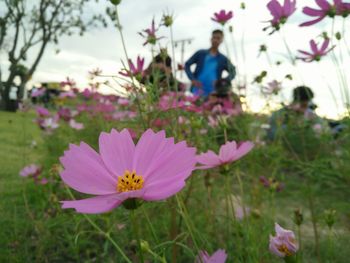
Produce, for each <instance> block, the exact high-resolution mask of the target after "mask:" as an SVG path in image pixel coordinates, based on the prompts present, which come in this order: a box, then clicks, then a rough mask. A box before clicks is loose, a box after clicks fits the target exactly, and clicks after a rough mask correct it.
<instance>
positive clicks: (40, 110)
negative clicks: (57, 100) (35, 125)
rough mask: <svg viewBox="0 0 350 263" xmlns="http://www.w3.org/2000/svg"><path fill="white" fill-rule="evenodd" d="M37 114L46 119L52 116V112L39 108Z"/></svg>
mask: <svg viewBox="0 0 350 263" xmlns="http://www.w3.org/2000/svg"><path fill="white" fill-rule="evenodd" d="M36 113H37V114H38V115H39V116H40V117H46V116H49V115H50V112H49V110H48V109H46V108H44V107H41V106H38V107H36Z"/></svg>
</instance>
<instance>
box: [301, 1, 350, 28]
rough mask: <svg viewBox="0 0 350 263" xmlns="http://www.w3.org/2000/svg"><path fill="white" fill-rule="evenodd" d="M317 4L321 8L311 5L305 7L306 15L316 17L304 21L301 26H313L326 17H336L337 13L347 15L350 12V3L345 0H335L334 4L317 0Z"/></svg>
mask: <svg viewBox="0 0 350 263" xmlns="http://www.w3.org/2000/svg"><path fill="white" fill-rule="evenodd" d="M316 3H317V5H318V6H319V7H320V9H315V8H311V7H308V6H307V7H304V8H303V13H304V14H305V15H308V16H311V17H316V18H315V19H314V20H311V21H307V22H304V23H302V24H301V25H300V26H311V25H314V24H316V23H318V22H320V21H322V20H323V19H324V18H325V17H327V16H328V17H331V18H334V17H335V16H336V15H340V16H343V17H346V16H347V15H349V13H350V3H344V2H343V0H333V4H330V3H329V2H327V1H326V0H316Z"/></svg>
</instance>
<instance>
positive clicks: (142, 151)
mask: <svg viewBox="0 0 350 263" xmlns="http://www.w3.org/2000/svg"><path fill="white" fill-rule="evenodd" d="M166 143H167V140H165V132H164V131H160V132H158V133H154V132H153V131H152V130H151V129H148V130H147V131H145V132H144V133H143V134H142V136H141V138H140V140H139V141H138V143H137V145H136V149H135V155H134V161H133V166H132V167H133V169H134V170H135V171H136V173H138V174H139V175H142V176H144V175H145V173H146V172H147V169H148V168H149V166H150V165H151V164H152V162H153V161H154V160H155V158H157V157H158V156H159V154H160V153H161V152H162V151H163V150H164V146H165V145H166Z"/></svg>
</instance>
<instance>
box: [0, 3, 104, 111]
mask: <svg viewBox="0 0 350 263" xmlns="http://www.w3.org/2000/svg"><path fill="white" fill-rule="evenodd" d="M2 1H3V2H2ZM2 1H1V3H0V55H1V58H2V60H4V57H5V60H6V59H7V61H8V63H6V64H9V68H8V74H6V77H5V76H4V75H5V74H4V71H3V69H2V68H1V66H4V64H5V63H1V64H2V65H1V64H0V94H1V98H2V107H3V108H5V109H8V106H9V93H10V90H11V86H12V85H13V82H14V79H15V78H16V77H19V78H20V80H21V84H20V86H19V98H21V97H22V96H23V91H24V87H25V84H26V83H27V82H28V80H30V78H31V76H32V75H33V73H34V72H35V70H36V68H37V66H38V64H39V62H40V60H41V59H42V57H43V54H44V52H45V49H46V48H47V46H48V44H50V43H55V44H58V42H59V39H60V38H61V37H62V36H71V35H73V34H80V35H83V34H84V32H85V31H86V30H88V29H90V28H91V27H96V26H101V25H103V26H105V27H106V26H107V22H106V20H105V18H104V14H97V13H95V14H87V12H86V10H87V8H88V7H89V5H90V2H91V1H90V0H2ZM95 2H98V0H95ZM95 5H96V3H95ZM89 13H90V12H89ZM29 52H30V53H31V57H32V56H33V55H32V54H33V52H36V53H34V56H33V60H31V61H27V56H28V54H29ZM2 62H4V61H2Z"/></svg>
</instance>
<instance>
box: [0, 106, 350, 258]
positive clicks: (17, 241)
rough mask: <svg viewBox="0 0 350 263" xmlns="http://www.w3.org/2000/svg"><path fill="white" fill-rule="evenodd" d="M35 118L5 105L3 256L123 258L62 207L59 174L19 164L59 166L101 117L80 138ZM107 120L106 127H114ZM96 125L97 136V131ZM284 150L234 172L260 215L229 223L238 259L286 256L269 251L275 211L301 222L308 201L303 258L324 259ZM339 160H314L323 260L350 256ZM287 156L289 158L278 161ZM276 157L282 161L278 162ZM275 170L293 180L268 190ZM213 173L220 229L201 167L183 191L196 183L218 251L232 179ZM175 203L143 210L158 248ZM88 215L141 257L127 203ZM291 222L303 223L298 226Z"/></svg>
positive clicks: (208, 240)
mask: <svg viewBox="0 0 350 263" xmlns="http://www.w3.org/2000/svg"><path fill="white" fill-rule="evenodd" d="M33 118H34V114H31V113H26V114H24V113H16V114H15V113H3V112H0V128H1V132H0V167H1V170H0V193H1V199H0V214H1V217H0V225H1V231H0V262H50V263H51V262H123V261H121V260H120V257H119V256H118V253H117V252H115V250H114V249H113V247H111V245H110V243H109V242H107V241H106V240H105V239H104V238H103V236H101V235H100V234H98V233H96V231H94V230H93V229H92V228H91V226H89V224H88V222H87V219H86V218H85V217H84V216H82V215H77V214H76V213H74V212H73V211H70V210H61V209H60V205H59V202H58V201H59V200H64V199H67V198H69V196H68V195H67V193H65V192H64V191H63V190H64V189H62V185H61V184H60V183H59V179H58V177H57V176H56V177H52V178H53V180H54V181H52V182H51V183H50V184H48V185H44V186H42V185H36V184H34V183H33V182H32V181H31V180H29V179H26V178H21V177H20V176H19V175H18V173H19V170H20V169H21V168H22V167H23V166H25V165H27V164H30V163H38V164H42V165H43V166H44V169H45V170H46V171H50V169H51V167H52V165H53V164H55V163H58V157H59V156H60V155H61V154H62V150H63V149H65V148H66V147H67V145H68V143H69V142H78V141H79V140H80V139H78V138H84V139H83V140H90V141H91V142H95V143H96V141H97V137H96V134H98V133H99V131H98V129H97V128H96V131H93V127H95V126H96V124H95V123H93V122H91V123H90V125H91V129H90V128H89V126H87V128H86V131H85V133H84V132H82V133H80V134H79V136H73V135H72V134H71V133H70V132H67V131H65V130H63V131H62V132H60V133H59V134H58V135H55V136H51V137H47V136H43V135H42V132H41V131H40V130H39V128H38V127H37V125H36V124H35V123H34V122H33ZM107 126H108V125H107ZM107 126H105V127H104V129H106V130H108V129H109V128H110V127H107ZM89 132H90V133H89ZM91 133H92V134H94V136H92V137H91ZM89 134H90V135H89ZM278 149H279V148H278V147H277V146H276V148H274V147H270V148H269V150H268V151H266V150H264V149H262V150H259V149H257V150H256V151H254V153H253V154H251V155H249V156H248V157H247V159H246V160H244V162H242V163H240V165H239V166H237V170H235V172H241V173H242V178H243V181H244V189H245V199H246V201H247V203H249V205H250V206H251V207H252V211H253V216H252V218H251V219H249V220H247V221H245V220H243V221H242V222H236V223H234V224H233V228H232V229H230V230H229V231H230V232H229V233H230V234H232V241H231V242H232V244H228V246H232V247H234V248H235V249H237V251H244V253H242V254H244V255H247V254H248V255H252V256H251V257H248V258H247V257H246V256H244V255H243V256H242V255H240V256H238V255H237V257H236V258H235V257H234V256H232V258H235V261H232V262H262V263H263V262H280V261H279V260H278V258H276V257H273V256H271V255H269V252H268V250H267V247H268V236H269V233H272V231H273V223H274V222H273V219H272V215H276V216H275V217H274V218H275V219H277V220H278V222H282V223H283V224H286V225H288V226H293V213H294V210H295V209H297V208H298V209H301V210H302V211H303V215H304V224H303V225H302V229H301V231H302V234H303V240H302V242H303V258H304V261H303V262H307V263H309V262H311V263H312V262H317V261H316V259H315V254H314V251H313V242H314V241H313V228H312V224H311V218H310V213H309V212H308V200H307V199H305V196H307V195H305V194H304V193H303V191H306V190H305V189H306V188H305V186H304V185H303V183H304V181H303V175H298V174H295V173H294V172H291V171H288V167H291V166H292V164H291V163H288V161H286V160H285V159H283V160H281V159H280V157H279V156H278V155H279V154H280V152H279V150H278ZM331 157H332V156H331ZM332 158H333V157H332ZM332 158H331V159H330V160H329V162H326V161H325V162H324V163H323V162H322V163H317V164H315V165H318V166H319V167H317V169H316V171H318V174H317V176H318V179H314V180H313V182H314V184H315V185H313V190H312V191H313V196H314V197H315V198H314V202H315V203H314V206H315V211H316V213H317V216H318V227H319V231H320V232H319V233H320V247H321V255H322V258H323V259H324V260H323V261H322V262H330V263H331V262H339V263H346V262H348V258H350V250H349V249H347V247H348V244H349V242H350V235H349V233H350V223H349V222H350V220H349V219H350V199H349V198H350V190H349V174H345V173H347V172H348V170H346V169H348V168H344V165H343V164H342V163H341V162H342V160H341V159H339V160H333V159H332ZM345 161H346V160H345ZM280 162H282V163H281V164H279V163H280ZM277 163H278V164H279V165H277V166H276V164H277ZM293 165H294V164H293ZM337 165H338V166H339V165H343V166H342V168H341V169H342V170H337V169H336V167H337ZM345 167H348V166H345ZM46 173H47V174H49V172H46ZM269 174H280V175H279V179H280V180H283V182H284V183H285V184H286V188H285V189H284V190H283V191H282V192H281V193H272V192H268V191H266V192H264V190H265V189H263V188H261V187H259V182H258V181H259V176H261V175H269ZM216 176H217V175H216ZM214 178H215V176H214ZM322 178H325V179H322ZM215 180H216V179H214V182H212V184H213V185H214V186H213V193H212V194H213V196H215V197H216V199H217V200H220V201H219V202H218V203H216V211H217V213H218V215H219V216H218V218H217V219H214V223H213V224H214V225H215V228H214V229H213V226H211V225H210V223H212V221H210V220H209V218H210V213H208V212H206V211H207V208H208V204H207V199H206V194H205V191H206V190H205V187H204V184H203V180H202V177H201V176H200V175H197V174H196V175H195V177H193V179H191V183H190V184H191V185H192V184H193V185H192V186H193V189H195V190H193V191H192V190H190V189H191V186H190V187H187V188H186V190H185V194H184V197H186V193H188V192H190V191H192V192H191V194H192V196H191V198H190V199H189V201H188V206H189V207H192V209H190V211H189V214H190V215H191V218H192V219H193V221H194V222H195V224H196V227H197V230H198V229H205V230H206V231H203V233H200V232H201V231H198V233H197V235H198V239H199V240H200V241H199V243H200V244H201V246H205V247H207V248H210V250H211V251H214V250H215V249H217V248H218V247H220V246H221V247H222V246H223V244H226V243H225V242H224V241H223V236H225V232H226V230H227V229H226V225H225V220H224V219H222V218H221V217H223V216H222V215H220V214H223V213H224V210H225V204H224V200H225V198H224V196H223V193H222V189H223V188H224V187H225V184H226V182H223V181H222V180H218V181H215ZM233 180H234V179H233ZM231 183H232V181H231ZM234 185H235V186H234V192H235V193H237V195H239V193H240V188H239V187H238V186H237V184H234ZM172 206H174V203H173V201H172V200H170V201H168V202H161V203H150V204H145V205H144V206H143V207H145V208H146V209H145V210H143V209H142V210H138V212H137V216H139V217H140V219H141V221H142V222H145V221H146V219H147V214H148V215H149V216H150V218H151V220H152V222H153V225H155V226H156V231H155V232H156V236H157V238H155V239H154V236H153V233H152V229H149V228H148V227H146V226H145V225H146V224H144V227H143V228H142V231H141V232H142V233H141V235H142V239H144V240H146V241H148V242H149V243H150V245H151V247H153V248H154V249H157V245H159V243H157V240H158V239H160V240H162V241H166V240H169V238H170V236H171V235H170V236H169V234H168V233H169V228H170V225H171V220H172V219H171V216H170V213H169V207H170V208H171V207H172ZM171 209H175V210H176V208H171ZM327 209H334V210H336V211H337V216H336V223H335V226H334V229H333V231H332V234H329V232H328V231H327V227H326V223H325V220H324V211H325V210H327ZM146 210H147V212H145V211H146ZM146 213H147V214H146ZM89 218H92V219H93V220H95V222H96V223H97V224H98V225H99V226H101V227H102V228H104V229H108V230H109V231H110V234H111V236H113V237H114V238H115V240H116V241H117V242H118V243H119V244H122V247H123V249H125V250H126V251H127V253H128V255H129V256H130V258H134V260H135V262H136V259H135V251H134V250H135V241H134V239H133V237H132V234H131V233H130V231H129V230H128V228H129V226H128V225H129V218H128V213H127V212H126V211H125V210H124V209H121V208H120V209H116V210H115V212H113V213H112V214H107V215H96V216H91V217H89ZM180 222H181V220H180ZM178 228H179V229H177V232H178V235H179V236H180V237H179V239H180V240H181V242H183V243H187V244H188V245H189V246H190V245H191V241H188V238H189V237H188V233H186V231H185V230H184V229H185V228H184V226H183V224H182V226H181V223H180V227H178ZM293 230H295V231H297V229H296V227H295V226H294V227H293ZM213 231H214V232H213ZM220 233H221V235H220ZM222 235H223V236H222ZM213 236H215V237H216V239H215V240H212V237H213ZM216 240H218V241H216ZM158 242H159V240H158ZM218 244H219V245H218ZM330 248H331V249H330ZM159 249H160V248H159ZM158 252H164V253H166V254H167V255H170V254H171V248H170V246H165V245H164V247H161V249H160V250H158ZM228 252H230V251H228ZM178 253H179V256H178V260H177V262H188V258H189V257H191V255H190V253H189V252H186V250H182V249H179V251H178ZM231 253H232V252H231ZM152 262H153V261H152ZM228 262H231V261H228Z"/></svg>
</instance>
